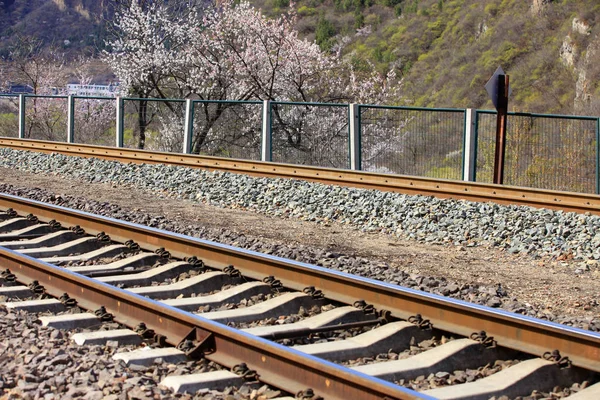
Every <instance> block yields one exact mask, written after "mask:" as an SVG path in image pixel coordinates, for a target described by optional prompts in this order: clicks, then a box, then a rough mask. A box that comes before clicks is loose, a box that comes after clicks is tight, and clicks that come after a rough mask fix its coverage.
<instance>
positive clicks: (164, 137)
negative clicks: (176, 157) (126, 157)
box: [123, 98, 185, 153]
mask: <svg viewBox="0 0 600 400" xmlns="http://www.w3.org/2000/svg"><path fill="white" fill-rule="evenodd" d="M123 108H124V112H123V118H124V121H123V124H124V125H123V127H124V131H123V145H124V147H126V148H138V149H145V150H153V151H167V152H173V153H181V152H182V150H183V137H184V135H183V129H184V122H185V100H171V99H169V100H163V99H140V98H124V99H123Z"/></svg>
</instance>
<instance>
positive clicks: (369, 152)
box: [359, 105, 465, 179]
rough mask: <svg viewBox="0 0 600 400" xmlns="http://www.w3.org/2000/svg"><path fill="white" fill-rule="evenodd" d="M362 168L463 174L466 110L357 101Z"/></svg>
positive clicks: (449, 175) (431, 174) (457, 176)
mask: <svg viewBox="0 0 600 400" xmlns="http://www.w3.org/2000/svg"><path fill="white" fill-rule="evenodd" d="M359 115H360V117H359V118H360V119H359V121H360V123H359V125H360V133H361V141H360V144H361V165H362V169H363V170H365V171H371V172H380V173H393V174H403V175H418V176H429V177H433V178H446V179H462V172H463V171H462V170H463V142H464V133H465V110H459V109H425V108H414V107H413V108H411V107H385V106H362V105H361V106H359Z"/></svg>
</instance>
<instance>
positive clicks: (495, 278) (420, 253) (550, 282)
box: [0, 168, 600, 317]
mask: <svg viewBox="0 0 600 400" xmlns="http://www.w3.org/2000/svg"><path fill="white" fill-rule="evenodd" d="M0 182H2V183H6V184H11V185H14V186H18V187H30V188H42V189H45V190H48V191H51V192H53V193H55V194H61V195H67V194H68V195H72V196H78V197H84V198H87V199H91V200H97V201H104V202H109V203H113V204H118V205H119V206H121V207H122V208H123V209H129V210H134V209H142V210H143V211H146V212H149V213H153V214H158V215H164V216H165V217H167V218H169V219H172V220H175V221H178V222H180V223H185V222H187V223H188V224H190V223H195V224H200V225H204V226H207V227H212V228H227V229H229V230H231V231H236V232H238V233H243V234H245V235H246V236H255V237H260V238H263V239H265V240H270V241H273V242H277V243H287V244H303V245H309V246H313V247H318V248H322V249H327V250H330V251H335V252H337V253H342V254H346V255H354V256H359V257H364V258H368V259H371V260H381V261H385V262H387V263H388V264H390V265H391V266H392V267H395V268H399V269H402V270H404V271H406V272H408V273H411V274H420V275H427V276H432V277H445V278H446V279H448V280H454V281H457V282H459V283H477V284H486V285H496V284H497V283H502V285H503V286H504V287H505V288H506V289H507V290H508V293H509V295H510V296H512V297H516V298H517V299H518V300H519V301H521V302H526V303H530V304H532V305H538V306H541V307H542V308H543V309H547V310H549V311H552V312H553V313H555V314H563V315H569V316H588V317H589V316H599V315H600V306H599V305H598V303H597V300H598V292H599V289H600V269H599V268H598V266H592V267H591V271H589V272H586V273H584V274H581V275H577V274H575V272H574V271H575V269H576V268H577V267H578V266H579V264H580V263H581V262H576V261H558V260H548V259H546V260H544V259H541V260H540V259H538V260H536V259H533V258H532V257H530V256H526V255H524V256H520V255H513V254H509V253H507V252H505V251H502V250H499V249H491V248H483V247H471V248H466V247H458V246H440V245H427V244H421V243H417V242H414V241H409V240H404V239H399V238H396V237H393V236H390V235H385V234H380V233H363V232H360V231H359V230H358V229H356V228H353V227H349V226H345V225H341V224H336V223H331V224H330V225H329V226H324V225H322V224H317V223H312V222H305V221H301V220H296V219H287V218H285V219H281V218H276V217H270V216H265V215H262V214H257V213H255V212H251V211H246V210H239V209H224V208H218V207H214V206H209V205H206V204H197V203H192V202H189V201H181V200H174V199H164V198H160V197H158V196H156V195H154V194H152V193H149V192H145V191H141V190H135V189H132V188H124V187H118V186H111V185H108V184H90V183H86V182H81V181H73V180H69V179H64V178H60V177H56V176H44V175H34V174H30V173H25V172H22V171H19V172H18V173H16V174H15V173H14V171H12V170H9V169H4V168H0Z"/></svg>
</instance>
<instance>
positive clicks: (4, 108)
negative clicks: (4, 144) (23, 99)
mask: <svg viewBox="0 0 600 400" xmlns="http://www.w3.org/2000/svg"><path fill="white" fill-rule="evenodd" d="M0 136H2V137H19V97H18V96H0Z"/></svg>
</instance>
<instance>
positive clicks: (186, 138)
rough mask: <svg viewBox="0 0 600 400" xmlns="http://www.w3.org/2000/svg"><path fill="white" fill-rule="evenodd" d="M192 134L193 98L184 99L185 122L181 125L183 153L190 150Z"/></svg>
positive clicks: (187, 152) (188, 152)
mask: <svg viewBox="0 0 600 400" xmlns="http://www.w3.org/2000/svg"><path fill="white" fill-rule="evenodd" d="M193 134H194V100H192V99H186V100H185V123H184V126H183V154H190V153H191V152H192V136H193Z"/></svg>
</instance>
